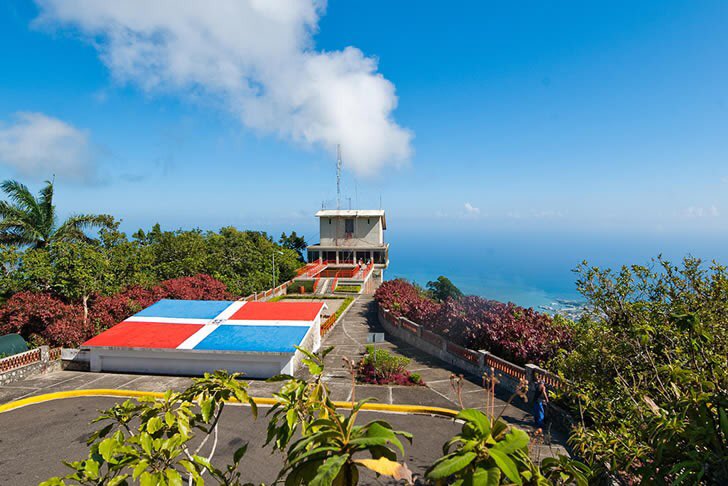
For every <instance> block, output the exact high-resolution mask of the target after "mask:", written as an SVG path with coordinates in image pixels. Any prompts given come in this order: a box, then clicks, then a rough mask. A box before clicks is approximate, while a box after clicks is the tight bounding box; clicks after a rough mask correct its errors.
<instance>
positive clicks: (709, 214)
mask: <svg viewBox="0 0 728 486" xmlns="http://www.w3.org/2000/svg"><path fill="white" fill-rule="evenodd" d="M683 215H685V216H686V217H688V218H693V219H698V218H716V217H718V216H720V211H718V208H717V207H715V206H709V207H707V208H703V207H695V206H690V207H689V208H687V209H685V210H684V211H683Z"/></svg>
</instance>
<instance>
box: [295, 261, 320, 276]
mask: <svg viewBox="0 0 728 486" xmlns="http://www.w3.org/2000/svg"><path fill="white" fill-rule="evenodd" d="M327 265H328V263H327V262H322V261H318V262H311V263H309V264H307V265H306V266H304V267H303V268H300V269H299V270H298V273H297V274H296V277H300V276H302V275H305V276H307V277H313V276H314V275H316V274H317V273H320V272H321V271H323V270H325V269H326V266H327Z"/></svg>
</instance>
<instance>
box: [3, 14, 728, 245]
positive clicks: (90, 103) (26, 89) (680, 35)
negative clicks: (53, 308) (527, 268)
mask: <svg viewBox="0 0 728 486" xmlns="http://www.w3.org/2000/svg"><path fill="white" fill-rule="evenodd" d="M102 3H103V2H102ZM116 3H119V2H116ZM242 3H243V4H247V2H242ZM307 3H308V2H298V6H300V5H303V4H307ZM130 5H131V7H130V8H131V9H132V10H133V4H130ZM158 5H159V8H158V9H154V11H150V12H148V17H149V18H151V19H152V20H150V21H148V22H149V23H147V19H145V18H140V17H137V16H135V15H133V13H130V12H129V11H125V10H124V9H123V8H119V9H115V8H111V7H109V8H106V7H103V6H97V7H94V8H90V7H89V6H88V5H87V4H85V2H84V1H83V0H71V1H68V2H60V1H58V0H44V1H43V2H40V3H33V2H25V1H20V0H10V1H8V2H3V3H2V4H0V58H2V60H3V66H2V68H1V69H0V121H1V123H2V124H1V125H0V178H1V179H5V178H20V179H21V180H23V181H27V183H28V184H29V185H31V186H32V187H33V188H37V187H39V182H40V181H42V180H43V179H46V178H49V177H51V175H52V174H53V173H55V174H56V180H57V185H58V189H57V203H58V206H59V209H60V210H61V211H62V212H65V213H70V212H108V213H111V214H113V215H115V216H117V217H119V218H122V219H123V220H124V227H125V229H127V230H133V229H135V228H136V227H139V226H144V227H148V226H150V225H151V224H153V223H155V222H157V221H159V222H160V223H161V224H162V225H163V226H164V227H168V228H174V227H180V226H181V227H194V226H199V227H203V228H217V227H220V226H222V225H227V224H232V225H235V226H238V227H246V228H253V229H264V230H268V231H271V232H279V231H281V230H282V229H289V228H290V229H299V231H304V232H305V233H307V235H309V237H310V239H315V231H314V223H315V221H314V220H313V218H312V217H311V214H312V213H313V212H314V211H315V210H316V209H318V208H319V207H320V206H321V204H322V201H326V202H327V204H329V205H331V204H332V203H333V200H334V197H335V171H334V163H335V161H334V157H333V150H334V145H335V141H336V140H341V141H342V143H344V153H345V163H346V164H347V170H346V171H345V174H344V190H345V193H346V195H347V196H350V197H351V198H352V204H354V205H356V204H357V201H358V205H359V206H366V207H378V206H379V200H380V196H381V199H382V201H383V205H384V207H385V209H387V211H388V213H389V220H390V229H392V228H394V227H396V228H399V229H402V230H412V231H415V230H416V228H422V227H423V226H426V227H427V228H434V229H435V230H442V231H443V232H444V231H447V230H448V229H450V228H453V227H456V228H467V229H468V230H469V231H474V232H483V233H490V234H493V233H496V232H498V231H507V232H510V233H518V232H528V231H532V230H534V229H539V228H540V229H544V230H545V229H546V228H548V230H549V231H552V230H558V231H562V232H564V233H567V234H574V235H580V234H581V235H583V234H606V233H611V234H615V233H616V234H622V235H630V234H639V235H642V236H644V235H647V236H652V237H654V238H659V237H661V235H673V234H680V235H684V234H695V235H699V236H696V238H698V237H699V238H709V239H714V240H715V241H718V239H721V238H725V236H728V231H727V230H726V229H727V228H728V224H726V223H728V142H726V141H727V140H728V123H727V122H728V83H727V81H728V56H727V54H728V30H727V29H726V28H725V26H726V25H728V4H726V3H725V2H720V1H714V2H711V1H704V2H674V1H661V2H603V3H597V2H539V1H533V2H497V3H496V2H456V3H455V5H453V4H445V3H443V2H391V1H389V2H385V1H374V0H372V1H369V2H345V1H341V0H339V1H337V0H332V1H330V2H329V3H328V5H326V6H325V7H324V6H322V5H321V4H317V5H313V6H312V9H311V10H305V9H302V10H301V11H296V12H294V13H291V9H285V7H286V5H285V2H283V3H282V6H283V7H284V9H283V10H282V11H276V12H267V13H266V15H270V16H272V18H273V19H274V20H275V22H279V21H280V22H279V23H274V25H282V26H283V28H285V29H287V30H286V31H285V32H284V34H283V35H279V34H280V33H279V32H276V31H275V29H268V31H267V32H266V31H263V32H258V33H256V36H254V37H253V38H252V40H251V37H250V36H247V37H246V36H245V35H243V36H242V38H241V37H238V36H237V35H238V34H237V33H236V32H235V31H236V26H237V25H248V24H246V22H249V21H250V19H245V18H236V17H235V15H233V14H231V11H225V12H222V11H221V12H217V13H216V12H214V11H209V7H207V9H208V11H207V12H205V15H196V14H195V12H194V11H192V12H191V13H190V12H187V14H188V15H189V16H188V17H186V18H185V17H184V12H183V13H179V12H177V11H176V10H177V9H174V8H171V9H170V12H164V8H165V5H164V4H163V3H159V4H158ZM200 5H201V6H200V7H199V8H205V7H204V5H203V4H200ZM137 10H139V9H137ZM233 13H236V12H233ZM168 14H169V15H172V16H175V15H179V16H180V21H179V23H174V24H169V25H167V24H164V22H166V20H164V21H162V20H160V21H159V22H160V23H159V24H158V25H155V24H154V19H155V18H159V19H167V17H168V16H169V15H168ZM243 14H245V9H243V12H242V14H241V15H243ZM155 16H156V17H155ZM197 18H199V19H200V20H199V25H198V24H197V23H196V22H198V20H197ZM266 18H269V17H266ZM190 19H193V20H190ZM253 20H256V19H253ZM254 24H257V22H253V27H251V29H253V30H254ZM150 25H151V27H150ZM190 25H191V27H190ZM119 26H122V27H123V29H121V30H123V32H124V35H123V36H122V35H120V34H118V29H119ZM140 26H142V27H140ZM218 26H219V32H232V33H230V34H229V36H228V37H226V35H227V34H219V36H218V34H217V32H218ZM231 26H232V28H231ZM143 28H149V29H150V30H149V31H144V32H142V33H141V34H140V33H139V32H138V31H135V29H143ZM115 29H116V30H115ZM155 29H156V30H155ZM167 29H169V30H167ZM175 29H177V30H175ZM240 29H243V28H242V27H240ZM210 31H212V32H215V34H214V35H212V37H213V41H214V42H212V41H210V40H209V39H207V38H206V37H205V36H204V35H202V36H201V35H197V34H199V32H210ZM149 32H151V34H150V35H147V34H149ZM170 32H171V34H170ZM114 35H116V36H117V37H114ZM167 35H169V36H170V37H174V38H175V39H176V43H174V44H171V45H165V42H167V40H166V39H167V37H166V36H167ZM281 38H282V39H283V40H281ZM246 39H247V40H250V42H251V46H246V45H241V44H245V42H246ZM227 41H230V42H232V44H233V45H234V47H235V49H233V50H234V51H235V52H234V55H232V54H229V53H228V52H227V49H225V48H224V46H225V45H227V44H226V42H227ZM198 42H201V43H205V42H209V43H210V45H206V46H202V47H200V46H199V45H197V44H196V43H198ZM287 42H288V44H286V43H287ZM216 45H220V46H223V47H221V48H219V49H215V46H216ZM352 46H353V47H354V48H355V50H348V51H347V50H346V49H347V48H350V47H352ZM131 49H136V50H135V51H132V53H131V54H129V52H130V50H131ZM159 50H161V54H160V52H158V51H159ZM172 51H174V52H172ZM140 53H141V54H140ZM343 53H345V54H343ZM124 56H127V57H124ZM135 56H136V57H135ZM166 56H169V57H166ZM173 56H174V57H173ZM149 59H152V60H153V61H154V62H152V61H150V60H149ZM187 61H189V64H190V65H189V66H188V65H187V64H186V62H187ZM288 61H291V62H294V63H297V62H301V66H305V67H306V69H309V68H310V70H311V71H310V73H309V71H306V73H309V74H310V79H309V77H307V74H306V73H302V72H299V71H296V70H291V69H288V68H286V67H281V66H283V65H284V64H286V63H288ZM374 61H376V62H377V65H376V68H373V67H372V66H373V64H372V63H373V62H374ZM195 63H197V64H195ZM228 63H229V64H228ZM309 63H310V64H309ZM221 66H222V67H221ZM230 66H232V67H233V68H234V69H233V74H232V75H231V74H230V72H229V68H230ZM342 66H344V67H342ZM218 68H219V69H220V72H222V73H225V74H224V75H221V76H218V75H216V74H215V72H216V70H217V69H218ZM236 69H240V70H241V72H243V73H244V74H243V77H244V78H246V79H247V82H246V83H239V82H238V81H239V80H238V79H236V74H235V73H237V72H238V71H235V70H236ZM160 72H161V74H159V73H160ZM157 74H159V77H160V80H159V81H158V82H157V81H154V80H155V79H156V77H157ZM299 76H300V77H299ZM238 77H239V76H238ZM222 78H225V79H224V82H223V80H222ZM319 81H320V83H321V84H323V85H325V87H324V88H321V85H320V84H319ZM243 85H244V86H243ZM390 88H393V89H394V90H396V91H394V92H392V91H391V90H390ZM251 91H252V92H253V94H251ZM256 92H257V93H260V92H265V93H276V92H277V94H274V95H273V96H271V99H267V98H266V97H260V96H257V95H256V94H255V93H256ZM289 92H293V93H294V94H290V93H289ZM393 93H396V99H395V98H394V95H393ZM294 95H295V96H294ZM261 98H264V99H261ZM301 99H304V100H306V101H304V102H301ZM395 102H396V107H395V106H394V103H395ZM301 103H303V104H301ZM241 106H242V108H241ZM341 106H343V107H344V108H341V110H340V109H339V108H340V107H341ZM349 108H351V110H353V111H349ZM370 108H371V109H370ZM332 117H333V118H332ZM332 120H333V121H332ZM21 129H25V130H26V131H25V132H22V133H26V134H30V135H28V136H29V138H25V139H24V140H25V142H24V143H26V144H29V145H30V146H25V145H22V143H23V142H22V141H18V137H19V136H18V133H20V132H18V130H21ZM33 130H45V132H44V136H45V138H42V140H45V142H44V143H46V145H44V144H43V143H33V142H32V140H35V138H34V133H35V132H33ZM53 137H65V138H63V139H62V140H60V141H59V140H57V139H56V138H53ZM28 140H31V142H28ZM347 142H348V143H347ZM57 144H61V145H57ZM18 145H21V146H18ZM352 146H353V147H356V148H357V150H356V151H355V152H356V153H355V154H353V153H351V152H352V149H351V147H352ZM59 147H60V148H59ZM57 150H62V151H64V154H65V155H63V157H61V158H62V159H63V160H62V162H63V163H62V164H61V163H60V162H58V160H54V155H55V154H56V153H58V152H57ZM347 150H348V151H349V153H348V154H347ZM59 164H60V165H59ZM345 204H346V203H345ZM393 223H394V224H393Z"/></svg>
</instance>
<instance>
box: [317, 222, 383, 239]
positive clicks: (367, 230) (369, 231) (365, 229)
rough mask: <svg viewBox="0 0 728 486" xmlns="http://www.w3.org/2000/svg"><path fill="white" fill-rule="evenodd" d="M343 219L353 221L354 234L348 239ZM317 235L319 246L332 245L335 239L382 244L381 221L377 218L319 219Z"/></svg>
mask: <svg viewBox="0 0 728 486" xmlns="http://www.w3.org/2000/svg"><path fill="white" fill-rule="evenodd" d="M345 219H353V220H354V233H353V234H352V235H351V236H350V237H349V236H348V235H347V233H346V231H345V230H346V223H345V222H344V220H345ZM319 228H320V231H319V235H320V244H321V245H334V244H336V240H337V239H341V240H343V239H347V238H353V239H355V240H359V241H361V242H362V243H363V244H369V245H382V244H384V230H383V228H382V219H381V218H378V217H369V218H366V217H357V218H338V217H337V218H328V217H323V218H319Z"/></svg>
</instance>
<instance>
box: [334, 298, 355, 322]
mask: <svg viewBox="0 0 728 486" xmlns="http://www.w3.org/2000/svg"><path fill="white" fill-rule="evenodd" d="M352 302H354V297H346V298H345V299H344V302H342V303H341V306H339V308H338V309H336V319H337V320H338V319H339V317H341V314H343V313H344V311H345V310H346V309H348V308H349V306H350V305H351V303H352Z"/></svg>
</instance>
